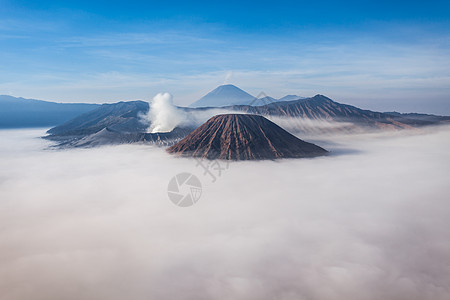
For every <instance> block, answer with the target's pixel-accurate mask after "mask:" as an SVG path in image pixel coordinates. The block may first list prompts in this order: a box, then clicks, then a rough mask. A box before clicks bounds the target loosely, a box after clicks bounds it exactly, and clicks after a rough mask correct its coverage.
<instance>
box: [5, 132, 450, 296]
mask: <svg viewBox="0 0 450 300" xmlns="http://www.w3.org/2000/svg"><path fill="white" fill-rule="evenodd" d="M43 133H44V130H40V131H39V130H32V131H27V130H7V131H0V141H1V142H0V299H2V300H3V299H4V300H10V299H11V300H12V299H14V300H22V299H23V300H28V299H34V300H41V299H42V300H52V299H55V300H56V299H58V300H60V299H67V300H71V299H74V300H75V299H76V300H79V299H96V300H97V299H108V300H109V299H117V300H119V299H120V300H121V299H133V300H139V299H142V300H144V299H193V300H194V299H195V300H199V299H258V300H259V299H321V300H328V299H329V300H336V299H338V300H339V299H358V300H365V299H367V300H372V299H399V300H400V299H401V300H403V299H408V300H415V299H417V300H427V299H430V300H431V299H432V300H440V299H442V300H444V299H445V300H447V299H449V298H450V281H449V278H450V240H449V236H450V229H449V228H450V203H449V198H450V197H449V195H450V184H449V183H450V171H449V170H450V152H449V151H448V149H449V148H450V128H448V127H447V128H445V127H442V128H440V129H438V128H433V129H429V130H422V131H410V132H406V131H404V132H402V133H389V134H377V135H358V136H330V137H329V140H326V141H316V142H317V143H318V144H319V145H320V146H324V147H326V148H327V149H328V150H331V153H332V155H330V156H328V157H321V158H315V159H297V160H280V161H275V162H274V161H268V162H237V163H231V164H230V165H229V167H228V169H225V170H223V171H222V174H221V176H217V179H216V181H215V182H212V179H211V178H210V177H208V176H207V175H204V172H203V169H201V168H200V167H198V166H196V164H197V163H196V161H195V160H191V159H181V158H175V157H172V156H170V155H168V154H167V153H165V151H164V149H161V148H157V147H153V146H143V145H124V146H115V147H103V148H94V149H74V150H64V151H56V150H43V149H44V148H46V147H47V146H48V142H47V141H43V140H40V139H37V138H34V137H36V136H39V135H43ZM181 172H190V173H193V174H194V175H196V176H197V177H198V178H199V179H200V180H201V182H202V185H203V194H202V196H201V198H200V200H199V201H198V203H197V204H195V205H194V206H192V207H188V208H180V207H177V206H175V205H174V204H173V203H172V202H171V201H170V200H169V199H168V196H167V184H168V182H169V180H170V179H171V178H172V177H173V176H175V175H176V174H178V173H181Z"/></svg>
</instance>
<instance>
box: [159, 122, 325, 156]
mask: <svg viewBox="0 0 450 300" xmlns="http://www.w3.org/2000/svg"><path fill="white" fill-rule="evenodd" d="M167 151H168V152H169V153H173V154H178V155H180V156H191V157H201V158H207V159H226V160H261V159H276V158H300V157H314V156H320V155H325V154H327V153H328V152H327V151H326V150H325V149H323V148H321V147H319V146H317V145H314V144H311V143H308V142H305V141H302V140H300V139H298V138H297V137H295V136H293V135H292V134H290V133H289V132H287V131H286V130H284V129H283V128H281V127H280V126H278V125H276V124H275V123H273V122H271V121H269V120H267V119H266V118H264V117H262V116H258V115H247V114H224V115H217V116H214V117H212V118H211V119H209V120H208V121H207V122H206V123H204V124H203V125H201V126H200V127H198V128H197V129H196V130H194V131H193V132H191V133H190V134H189V135H188V136H187V137H185V138H184V139H183V140H181V141H180V142H178V143H177V144H175V145H173V146H172V147H170V148H168V149H167Z"/></svg>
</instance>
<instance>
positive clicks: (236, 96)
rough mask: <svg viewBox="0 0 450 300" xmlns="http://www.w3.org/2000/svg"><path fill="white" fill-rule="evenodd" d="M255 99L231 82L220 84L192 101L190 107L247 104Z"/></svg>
mask: <svg viewBox="0 0 450 300" xmlns="http://www.w3.org/2000/svg"><path fill="white" fill-rule="evenodd" d="M254 99H255V97H253V96H252V95H250V94H249V93H247V92H245V91H243V90H242V89H240V88H238V87H237V86H235V85H232V84H225V85H221V86H219V87H217V88H215V89H214V90H212V91H211V92H209V93H208V94H206V95H205V96H203V97H202V98H200V99H199V100H198V101H196V102H194V103H192V104H191V105H190V106H191V107H221V106H229V105H237V104H249V103H250V102H252V101H253V100H254Z"/></svg>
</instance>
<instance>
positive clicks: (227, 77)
mask: <svg viewBox="0 0 450 300" xmlns="http://www.w3.org/2000/svg"><path fill="white" fill-rule="evenodd" d="M232 76H233V71H228V72H227V73H226V74H225V80H224V81H223V84H228V83H229V81H230V78H231V77H232Z"/></svg>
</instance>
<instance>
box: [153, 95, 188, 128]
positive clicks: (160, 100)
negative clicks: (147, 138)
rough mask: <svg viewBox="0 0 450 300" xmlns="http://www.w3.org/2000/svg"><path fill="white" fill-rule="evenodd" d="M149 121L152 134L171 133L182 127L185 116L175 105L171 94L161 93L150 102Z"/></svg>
mask: <svg viewBox="0 0 450 300" xmlns="http://www.w3.org/2000/svg"><path fill="white" fill-rule="evenodd" d="M147 117H148V120H149V121H150V127H149V129H148V131H149V132H151V133H156V132H170V131H172V130H173V129H174V128H175V127H177V126H178V125H180V124H181V123H182V122H183V120H184V119H185V116H184V115H183V113H182V112H181V111H179V110H178V109H177V108H176V106H175V105H173V97H172V95H171V94H169V93H159V94H157V95H156V96H155V97H153V100H152V101H151V102H150V110H149V112H148V116H147Z"/></svg>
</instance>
